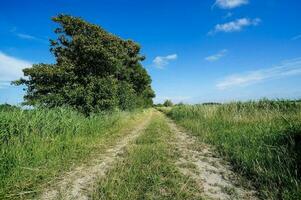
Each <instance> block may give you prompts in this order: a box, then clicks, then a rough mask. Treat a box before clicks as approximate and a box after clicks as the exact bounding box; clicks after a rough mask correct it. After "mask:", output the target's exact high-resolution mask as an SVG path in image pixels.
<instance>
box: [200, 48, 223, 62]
mask: <svg viewBox="0 0 301 200" xmlns="http://www.w3.org/2000/svg"><path fill="white" fill-rule="evenodd" d="M227 52H228V50H227V49H223V50H221V51H219V52H218V53H217V54H214V55H211V56H208V57H206V58H205V60H207V61H208V62H215V61H218V60H219V59H221V58H222V57H224V56H225V55H226V54H227Z"/></svg>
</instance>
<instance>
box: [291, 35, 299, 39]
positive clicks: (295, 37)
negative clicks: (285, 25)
mask: <svg viewBox="0 0 301 200" xmlns="http://www.w3.org/2000/svg"><path fill="white" fill-rule="evenodd" d="M299 39H301V34H300V35H296V36H294V37H293V38H292V39H291V40H299Z"/></svg>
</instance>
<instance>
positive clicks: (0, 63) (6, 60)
mask: <svg viewBox="0 0 301 200" xmlns="http://www.w3.org/2000/svg"><path fill="white" fill-rule="evenodd" d="M31 66H32V64H31V62H29V61H25V60H22V59H18V58H15V57H12V56H9V55H6V54H5V53H3V52H1V51H0V71H1V73H0V88H1V87H2V88H3V87H7V86H8V85H9V84H10V82H11V81H13V80H16V79H18V78H20V77H22V76H23V72H22V69H24V68H27V67H31Z"/></svg>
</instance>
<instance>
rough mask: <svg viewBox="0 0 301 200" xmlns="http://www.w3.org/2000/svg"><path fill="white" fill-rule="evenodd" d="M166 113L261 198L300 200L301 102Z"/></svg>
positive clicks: (193, 108)
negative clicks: (222, 158) (225, 161)
mask: <svg viewBox="0 0 301 200" xmlns="http://www.w3.org/2000/svg"><path fill="white" fill-rule="evenodd" d="M167 113H168V115H169V116H170V117H171V118H172V119H174V120H175V121H176V122H177V123H178V124H180V125H182V126H183V127H185V128H186V129H187V130H190V132H191V133H192V134H193V135H195V136H197V137H198V138H199V139H200V140H201V141H204V142H207V143H210V144H213V145H214V146H216V148H217V150H218V151H219V152H220V153H221V155H223V156H225V158H226V159H228V160H229V161H230V162H231V163H232V165H233V166H234V169H235V170H237V171H239V172H240V173H242V174H243V175H245V176H246V177H247V178H249V179H250V180H253V183H254V184H255V186H256V187H257V188H258V190H259V191H260V195H261V197H262V198H264V199H266V198H270V199H301V180H300V173H301V104H300V103H298V102H289V101H267V100H262V101H259V102H247V103H239V102H238V103H230V104H225V105H196V106H188V105H187V106H176V107H173V109H172V110H171V111H167Z"/></svg>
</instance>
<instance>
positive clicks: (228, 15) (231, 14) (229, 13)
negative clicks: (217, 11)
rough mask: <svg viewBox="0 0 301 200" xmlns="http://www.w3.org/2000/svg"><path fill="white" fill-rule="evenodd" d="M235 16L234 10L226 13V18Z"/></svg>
mask: <svg viewBox="0 0 301 200" xmlns="http://www.w3.org/2000/svg"><path fill="white" fill-rule="evenodd" d="M232 16H233V13H232V12H228V13H227V14H226V15H224V17H223V18H224V19H228V18H230V17H232Z"/></svg>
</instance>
